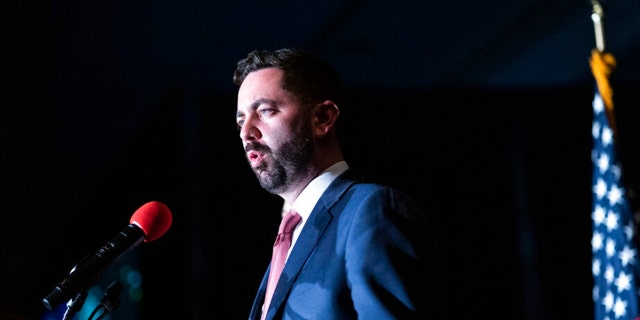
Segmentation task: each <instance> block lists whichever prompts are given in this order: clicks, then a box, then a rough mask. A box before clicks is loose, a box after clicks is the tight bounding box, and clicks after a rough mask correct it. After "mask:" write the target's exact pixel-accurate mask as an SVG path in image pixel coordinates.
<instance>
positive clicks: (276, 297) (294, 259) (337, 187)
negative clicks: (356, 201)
mask: <svg viewBox="0 0 640 320" xmlns="http://www.w3.org/2000/svg"><path fill="white" fill-rule="evenodd" d="M349 172H350V170H347V171H346V172H344V173H343V174H342V175H340V176H339V177H337V178H336V179H335V180H334V181H333V182H332V183H331V185H329V187H328V188H327V190H325V192H324V193H323V194H322V196H321V197H320V199H319V200H318V203H317V204H316V206H315V207H314V208H313V211H311V214H310V215H309V221H307V222H306V223H305V225H304V228H303V229H302V232H301V233H300V237H299V238H298V240H297V241H296V244H295V246H294V247H293V250H292V251H291V254H290V255H289V259H288V260H287V263H286V264H285V267H284V270H282V274H281V275H280V280H279V282H278V286H277V287H276V290H275V292H274V294H273V297H272V298H271V308H269V309H271V310H278V309H279V308H280V305H281V304H282V302H283V301H284V299H285V297H286V296H287V295H288V294H289V291H290V290H291V286H292V285H293V282H294V281H295V279H296V278H297V276H298V274H299V273H300V270H301V269H302V266H303V265H304V263H305V262H306V261H307V259H308V258H309V256H310V255H311V252H312V251H313V249H314V248H315V247H316V246H317V244H318V241H320V238H321V237H322V234H323V233H324V231H325V230H326V229H327V226H328V225H329V224H330V223H331V222H332V221H333V220H334V218H335V217H334V215H333V213H332V212H331V211H330V209H331V207H333V205H335V203H336V202H338V201H339V200H340V198H341V196H342V194H343V193H345V192H346V191H347V190H348V189H349V187H350V186H351V185H352V184H353V183H355V181H354V180H353V179H352V177H351V176H350V175H348V173H349ZM267 272H268V270H267ZM263 282H264V281H263ZM261 287H262V286H261ZM274 307H275V308H274ZM272 312H274V311H270V313H272ZM271 316H272V315H270V314H269V315H267V318H269V317H271Z"/></svg>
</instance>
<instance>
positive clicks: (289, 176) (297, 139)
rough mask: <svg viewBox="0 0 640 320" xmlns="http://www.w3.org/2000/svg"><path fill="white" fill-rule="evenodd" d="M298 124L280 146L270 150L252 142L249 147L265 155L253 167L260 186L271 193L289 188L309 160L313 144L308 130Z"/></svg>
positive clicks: (281, 191) (278, 192)
mask: <svg viewBox="0 0 640 320" xmlns="http://www.w3.org/2000/svg"><path fill="white" fill-rule="evenodd" d="M303 128H304V129H307V128H309V127H308V126H300V127H298V128H297V131H296V132H295V133H294V134H293V135H292V136H293V138H291V139H290V140H288V141H286V142H285V143H284V144H282V146H280V148H278V149H276V150H272V149H271V148H269V147H268V146H266V145H262V144H254V145H251V146H250V147H251V148H252V149H255V150H257V151H261V152H263V153H265V154H267V155H269V157H268V158H265V159H264V160H265V161H263V162H262V163H261V164H260V165H259V166H257V167H254V168H253V172H254V173H255V174H256V177H257V178H258V182H259V183H260V186H261V187H262V188H263V189H265V190H267V191H268V192H269V193H272V194H280V193H283V192H285V191H287V190H288V189H289V187H290V186H291V184H292V183H293V181H294V178H295V177H296V176H297V175H298V174H300V173H301V172H303V171H304V170H305V169H306V168H307V165H308V164H309V162H310V159H311V155H312V153H313V145H312V144H311V139H310V138H309V136H310V134H311V133H310V132H308V131H305V130H304V129H303Z"/></svg>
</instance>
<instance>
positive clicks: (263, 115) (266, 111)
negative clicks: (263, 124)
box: [257, 108, 276, 118]
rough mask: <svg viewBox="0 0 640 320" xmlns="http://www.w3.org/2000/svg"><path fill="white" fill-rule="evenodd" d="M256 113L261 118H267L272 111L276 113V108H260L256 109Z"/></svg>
mask: <svg viewBox="0 0 640 320" xmlns="http://www.w3.org/2000/svg"><path fill="white" fill-rule="evenodd" d="M257 112H258V114H259V115H260V117H261V118H268V117H270V116H272V115H273V114H274V113H276V109H272V108H261V109H258V111H257Z"/></svg>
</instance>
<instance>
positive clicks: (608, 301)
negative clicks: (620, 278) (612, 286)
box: [602, 291, 613, 312]
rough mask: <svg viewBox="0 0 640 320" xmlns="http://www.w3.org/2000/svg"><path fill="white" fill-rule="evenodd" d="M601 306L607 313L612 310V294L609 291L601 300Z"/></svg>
mask: <svg viewBox="0 0 640 320" xmlns="http://www.w3.org/2000/svg"><path fill="white" fill-rule="evenodd" d="M602 305H603V306H604V309H605V310H606V311H607V312H609V311H611V310H613V293H611V291H607V294H606V295H605V296H604V298H602Z"/></svg>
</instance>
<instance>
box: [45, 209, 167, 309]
mask: <svg viewBox="0 0 640 320" xmlns="http://www.w3.org/2000/svg"><path fill="white" fill-rule="evenodd" d="M171 221H172V216H171V211H170V210H169V208H167V206H166V205H164V204H163V203H161V202H158V201H150V202H147V203H146V204H144V205H142V206H141V207H140V208H138V210H136V211H135V212H134V213H133V216H131V219H130V220H129V225H128V226H127V227H125V228H124V229H122V231H120V232H119V233H118V234H116V235H115V236H114V237H113V238H111V240H110V241H109V242H107V243H106V244H105V245H103V246H102V247H100V249H98V250H97V251H96V252H94V253H93V254H89V255H86V256H85V257H84V258H82V260H80V262H78V263H77V264H76V265H75V266H74V267H73V268H72V269H71V271H70V272H69V274H68V275H67V276H66V277H64V278H63V279H62V280H61V281H60V282H58V284H57V285H56V286H55V287H54V289H53V290H52V291H51V292H50V293H49V294H48V295H47V296H46V297H44V299H42V302H43V303H44V305H45V307H47V309H49V310H53V309H54V308H55V307H56V306H57V305H59V304H60V303H62V302H63V301H67V300H70V299H71V298H72V297H75V296H76V295H78V294H84V293H85V291H86V290H88V289H89V288H90V287H91V286H93V285H94V284H95V283H96V282H97V281H98V279H99V278H100V277H101V276H102V275H103V274H104V272H105V271H106V270H107V269H108V268H109V267H110V266H111V264H113V263H114V262H115V261H116V260H117V259H118V258H120V257H121V256H123V255H124V254H126V253H127V252H129V251H131V250H133V249H134V248H136V247H137V246H139V245H140V244H141V243H143V242H149V241H153V240H155V239H158V238H159V237H160V236H162V235H163V234H164V233H165V232H167V230H168V229H169V227H170V226H171Z"/></svg>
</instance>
